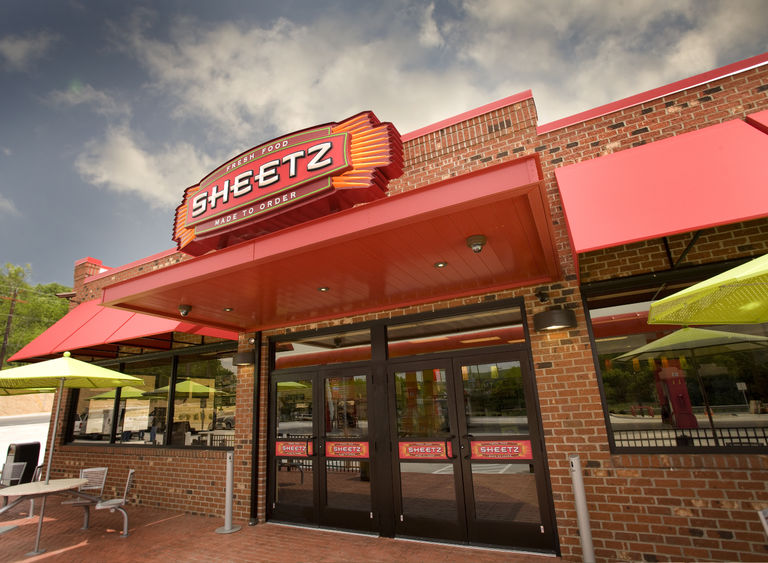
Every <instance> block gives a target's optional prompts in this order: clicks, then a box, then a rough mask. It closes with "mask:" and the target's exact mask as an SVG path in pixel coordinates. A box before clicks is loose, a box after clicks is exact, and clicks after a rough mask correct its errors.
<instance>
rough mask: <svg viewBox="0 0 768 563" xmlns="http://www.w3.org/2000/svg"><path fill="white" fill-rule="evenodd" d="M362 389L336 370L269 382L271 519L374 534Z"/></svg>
mask: <svg viewBox="0 0 768 563" xmlns="http://www.w3.org/2000/svg"><path fill="white" fill-rule="evenodd" d="M368 386H369V376H368V375H367V374H366V373H358V372H340V371H335V372H331V371H320V372H317V373H314V374H311V375H302V376H294V377H290V376H280V377H278V378H275V379H274V380H273V381H272V397H274V399H273V405H272V409H271V412H272V413H273V414H272V417H273V420H272V421H271V422H272V425H271V429H272V430H271V438H272V439H271V440H270V448H271V449H272V456H270V459H271V463H272V469H273V471H272V475H273V477H272V478H271V479H270V486H269V496H270V501H269V503H270V504H269V506H270V508H271V511H270V516H271V517H274V518H277V519H281V520H290V521H294V522H303V523H308V524H321V525H327V526H340V527H345V528H353V529H360V530H370V529H372V526H373V507H372V502H371V443H370V435H369V432H370V427H369V420H370V419H369V416H368V394H369V392H368Z"/></svg>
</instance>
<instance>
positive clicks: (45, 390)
mask: <svg viewBox="0 0 768 563" xmlns="http://www.w3.org/2000/svg"><path fill="white" fill-rule="evenodd" d="M55 392H56V388H55V387H30V388H29V389H5V388H2V387H0V397H3V396H6V395H31V394H33V393H55Z"/></svg>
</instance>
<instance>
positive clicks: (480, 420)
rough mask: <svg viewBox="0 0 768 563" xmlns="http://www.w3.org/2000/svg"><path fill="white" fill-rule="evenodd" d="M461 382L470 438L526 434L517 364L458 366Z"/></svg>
mask: <svg viewBox="0 0 768 563" xmlns="http://www.w3.org/2000/svg"><path fill="white" fill-rule="evenodd" d="M461 379H462V382H463V387H464V411H465V413H466V417H467V429H468V431H469V433H470V434H472V435H474V436H483V435H493V434H528V413H527V410H526V407H525V393H524V390H523V372H522V370H521V369H520V363H519V362H497V363H492V364H477V365H465V366H461Z"/></svg>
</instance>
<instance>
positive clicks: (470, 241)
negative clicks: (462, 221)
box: [467, 235, 486, 254]
mask: <svg viewBox="0 0 768 563" xmlns="http://www.w3.org/2000/svg"><path fill="white" fill-rule="evenodd" d="M485 241H486V238H485V235H472V236H470V237H467V246H468V247H469V248H471V249H472V252H474V253H475V254H479V253H480V252H482V251H483V247H484V246H485Z"/></svg>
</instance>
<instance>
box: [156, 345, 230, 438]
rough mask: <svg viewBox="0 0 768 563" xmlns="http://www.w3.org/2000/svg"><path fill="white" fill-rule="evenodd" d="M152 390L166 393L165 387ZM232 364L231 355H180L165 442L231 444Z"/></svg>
mask: <svg viewBox="0 0 768 563" xmlns="http://www.w3.org/2000/svg"><path fill="white" fill-rule="evenodd" d="M154 393H158V394H165V395H166V396H167V393H168V387H166V388H165V389H156V390H155V391H154ZM234 428H235V368H234V367H233V365H232V356H231V355H227V356H223V357H209V358H206V359H201V358H200V357H199V356H193V357H184V356H182V357H180V358H179V364H178V368H177V371H176V383H175V385H174V403H173V424H172V426H171V429H170V435H169V436H168V438H167V440H166V444H168V445H173V446H213V447H234V445H235V430H234Z"/></svg>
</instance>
